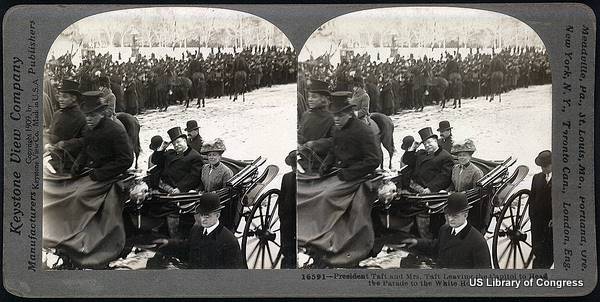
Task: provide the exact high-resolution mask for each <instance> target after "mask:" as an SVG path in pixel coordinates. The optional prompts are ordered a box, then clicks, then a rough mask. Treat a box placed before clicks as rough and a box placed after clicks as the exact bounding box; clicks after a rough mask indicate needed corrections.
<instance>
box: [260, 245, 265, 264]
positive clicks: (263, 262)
mask: <svg viewBox="0 0 600 302" xmlns="http://www.w3.org/2000/svg"><path fill="white" fill-rule="evenodd" d="M262 249H263V253H262V257H261V260H260V264H261V268H264V267H265V254H266V252H265V246H264V245H262Z"/></svg>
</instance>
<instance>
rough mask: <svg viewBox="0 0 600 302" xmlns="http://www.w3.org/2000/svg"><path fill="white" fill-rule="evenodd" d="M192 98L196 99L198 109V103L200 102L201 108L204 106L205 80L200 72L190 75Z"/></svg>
mask: <svg viewBox="0 0 600 302" xmlns="http://www.w3.org/2000/svg"><path fill="white" fill-rule="evenodd" d="M192 98H195V99H198V108H200V101H202V107H205V106H206V104H205V98H206V78H205V76H204V73H202V72H194V73H193V74H192ZM186 108H187V104H186Z"/></svg>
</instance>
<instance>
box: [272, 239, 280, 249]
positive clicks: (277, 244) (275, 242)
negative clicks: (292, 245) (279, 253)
mask: <svg viewBox="0 0 600 302" xmlns="http://www.w3.org/2000/svg"><path fill="white" fill-rule="evenodd" d="M271 242H273V243H274V244H275V245H276V246H277V247H278V248H279V250H281V245H279V243H277V241H271Z"/></svg>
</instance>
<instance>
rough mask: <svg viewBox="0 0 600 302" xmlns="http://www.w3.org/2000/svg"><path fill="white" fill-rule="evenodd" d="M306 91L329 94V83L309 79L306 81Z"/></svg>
mask: <svg viewBox="0 0 600 302" xmlns="http://www.w3.org/2000/svg"><path fill="white" fill-rule="evenodd" d="M307 84H308V85H307V86H308V92H313V93H319V94H324V95H330V92H329V84H327V82H325V81H321V80H317V79H309V80H308V81H307Z"/></svg>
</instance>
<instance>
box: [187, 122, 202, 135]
mask: <svg viewBox="0 0 600 302" xmlns="http://www.w3.org/2000/svg"><path fill="white" fill-rule="evenodd" d="M198 128H200V127H198V122H196V121H195V120H191V121H187V123H186V124H185V129H184V130H185V131H187V132H190V131H192V130H196V129H198Z"/></svg>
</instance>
